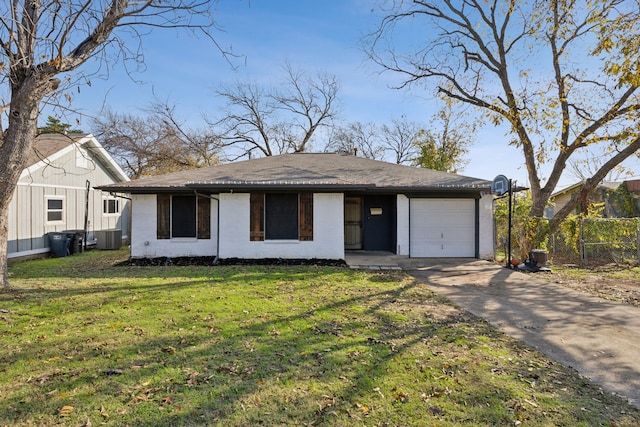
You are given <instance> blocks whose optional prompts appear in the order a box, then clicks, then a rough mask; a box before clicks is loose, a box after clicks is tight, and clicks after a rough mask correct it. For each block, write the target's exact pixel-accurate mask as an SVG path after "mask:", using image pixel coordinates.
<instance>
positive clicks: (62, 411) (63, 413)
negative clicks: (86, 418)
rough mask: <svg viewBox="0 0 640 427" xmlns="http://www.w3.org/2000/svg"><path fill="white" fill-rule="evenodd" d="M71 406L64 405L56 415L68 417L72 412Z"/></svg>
mask: <svg viewBox="0 0 640 427" xmlns="http://www.w3.org/2000/svg"><path fill="white" fill-rule="evenodd" d="M73 409H74V408H73V406H70V405H65V406H63V407H62V408H60V410H59V411H58V416H59V417H61V418H64V417H68V416H69V415H71V414H72V413H73Z"/></svg>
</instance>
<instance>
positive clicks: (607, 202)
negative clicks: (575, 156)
mask: <svg viewBox="0 0 640 427" xmlns="http://www.w3.org/2000/svg"><path fill="white" fill-rule="evenodd" d="M583 185H584V183H583V182H582V181H581V182H577V183H575V184H573V185H570V186H568V187H566V188H563V189H562V190H559V191H556V192H555V193H553V194H552V195H551V197H550V198H549V205H548V206H547V209H546V211H545V216H546V217H547V218H553V216H554V215H555V214H556V212H558V211H559V210H560V209H562V208H563V207H564V206H565V205H566V204H567V203H569V200H571V198H572V197H573V195H574V194H575V193H577V192H579V191H580V190H581V189H582V186H583ZM621 188H622V189H624V190H625V191H624V192H620V191H619V190H620V189H621ZM625 198H628V199H629V201H628V202H627V201H625V200H624V199H625ZM588 202H589V204H591V203H603V205H604V206H603V211H602V217H603V218H623V217H628V216H637V213H638V212H640V180H638V179H635V180H626V181H622V182H618V181H603V182H601V183H600V184H598V186H597V187H596V188H595V189H594V190H593V192H592V193H591V195H590V196H589V200H588ZM629 203H630V204H631V206H627V205H628V204H629ZM581 210H582V206H581V205H578V206H577V207H576V208H575V209H574V210H573V213H576V214H577V213H580V212H581Z"/></svg>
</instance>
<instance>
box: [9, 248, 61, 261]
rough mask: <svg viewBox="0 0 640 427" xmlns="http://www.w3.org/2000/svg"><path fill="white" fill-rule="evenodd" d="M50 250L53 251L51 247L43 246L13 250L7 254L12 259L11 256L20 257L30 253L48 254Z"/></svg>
mask: <svg viewBox="0 0 640 427" xmlns="http://www.w3.org/2000/svg"><path fill="white" fill-rule="evenodd" d="M50 251H51V249H50V248H41V249H32V250H30V251H22V252H11V253H8V254H7V258H8V259H11V258H20V257H25V256H30V255H39V254H46V253H47V252H50Z"/></svg>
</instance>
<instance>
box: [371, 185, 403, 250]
mask: <svg viewBox="0 0 640 427" xmlns="http://www.w3.org/2000/svg"><path fill="white" fill-rule="evenodd" d="M363 213H364V215H363V216H364V224H363V225H364V247H363V249H364V250H366V251H391V252H395V246H396V243H395V239H396V236H395V225H396V204H395V197H393V196H365V197H364V212H363Z"/></svg>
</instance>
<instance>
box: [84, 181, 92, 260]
mask: <svg viewBox="0 0 640 427" xmlns="http://www.w3.org/2000/svg"><path fill="white" fill-rule="evenodd" d="M90 191H91V181H89V180H87V182H86V189H85V192H84V230H82V231H83V234H84V235H83V236H82V245H83V246H84V247H83V248H82V249H83V250H85V251H86V250H87V234H88V232H89V230H87V228H89V192H90Z"/></svg>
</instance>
